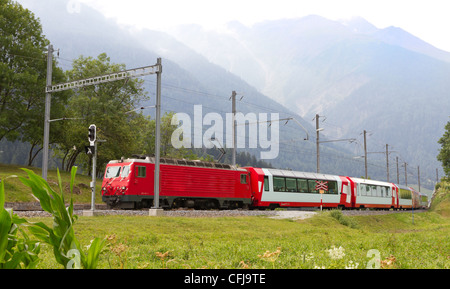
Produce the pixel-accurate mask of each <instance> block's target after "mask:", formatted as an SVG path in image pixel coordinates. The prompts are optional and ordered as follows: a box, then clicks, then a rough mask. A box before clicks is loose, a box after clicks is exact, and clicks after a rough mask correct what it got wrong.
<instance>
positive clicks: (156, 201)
mask: <svg viewBox="0 0 450 289" xmlns="http://www.w3.org/2000/svg"><path fill="white" fill-rule="evenodd" d="M156 65H157V66H158V71H157V72H156V83H157V84H156V105H155V107H156V137H155V187H154V189H155V190H154V201H153V204H154V207H153V209H159V170H160V161H161V158H160V156H161V152H160V150H161V74H162V64H161V58H158V60H157V63H156Z"/></svg>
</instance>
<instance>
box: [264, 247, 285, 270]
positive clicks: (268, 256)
mask: <svg viewBox="0 0 450 289" xmlns="http://www.w3.org/2000/svg"><path fill="white" fill-rule="evenodd" d="M280 254H281V247H277V250H276V251H275V252H270V251H266V252H265V253H264V254H263V255H258V257H259V258H261V259H262V260H264V261H268V262H272V267H273V268H274V267H275V261H276V260H277V259H278V256H280Z"/></svg>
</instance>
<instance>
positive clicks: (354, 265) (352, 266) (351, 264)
mask: <svg viewBox="0 0 450 289" xmlns="http://www.w3.org/2000/svg"><path fill="white" fill-rule="evenodd" d="M358 266H359V263H356V262H353V261H352V260H350V261H349V262H348V265H346V266H345V269H358Z"/></svg>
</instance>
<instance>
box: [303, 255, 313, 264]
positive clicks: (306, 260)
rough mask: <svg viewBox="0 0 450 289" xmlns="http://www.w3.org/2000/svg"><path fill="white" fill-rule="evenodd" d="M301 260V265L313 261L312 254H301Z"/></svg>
mask: <svg viewBox="0 0 450 289" xmlns="http://www.w3.org/2000/svg"><path fill="white" fill-rule="evenodd" d="M302 260H303V263H305V262H309V261H312V260H314V254H313V253H309V254H303V255H302Z"/></svg>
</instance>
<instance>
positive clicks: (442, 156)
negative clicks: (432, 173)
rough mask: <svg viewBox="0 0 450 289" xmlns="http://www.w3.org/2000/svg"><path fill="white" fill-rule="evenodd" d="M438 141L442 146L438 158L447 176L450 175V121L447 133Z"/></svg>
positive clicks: (446, 129)
mask: <svg viewBox="0 0 450 289" xmlns="http://www.w3.org/2000/svg"><path fill="white" fill-rule="evenodd" d="M438 143H439V144H440V145H441V147H442V148H441V150H440V152H439V155H438V156H437V159H438V161H440V162H442V167H443V168H444V172H445V174H446V175H447V177H450V121H449V122H448V123H447V125H446V126H445V133H444V135H443V136H442V138H441V139H440V140H439V141H438Z"/></svg>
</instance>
